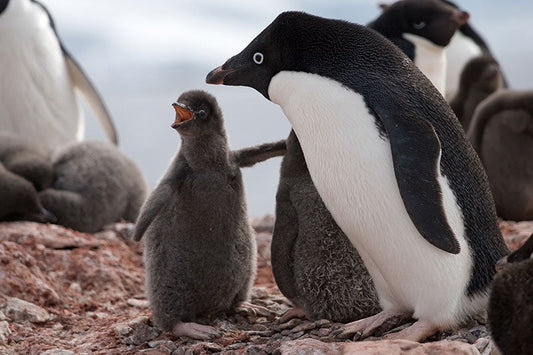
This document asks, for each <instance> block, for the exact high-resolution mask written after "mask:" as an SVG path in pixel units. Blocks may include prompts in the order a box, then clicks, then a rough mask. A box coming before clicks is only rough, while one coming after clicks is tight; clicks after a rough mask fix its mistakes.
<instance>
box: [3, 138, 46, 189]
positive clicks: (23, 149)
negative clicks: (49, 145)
mask: <svg viewBox="0 0 533 355" xmlns="http://www.w3.org/2000/svg"><path fill="white" fill-rule="evenodd" d="M48 154H49V153H48V152H47V151H44V152H43V150H42V149H40V148H39V147H38V146H36V145H35V144H33V143H31V142H30V141H29V140H26V139H24V137H21V136H17V135H14V134H11V133H5V132H0V163H2V164H3V165H4V168H6V169H7V170H9V171H11V172H12V173H14V174H16V175H19V176H21V177H23V178H24V179H26V180H28V181H29V182H31V183H32V184H33V186H34V187H35V189H37V190H38V191H40V190H43V189H44V188H46V187H49V186H50V185H51V184H52V181H53V179H54V169H53V167H52V163H51V162H50V158H49V156H48Z"/></svg>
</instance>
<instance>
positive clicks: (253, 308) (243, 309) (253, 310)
mask: <svg viewBox="0 0 533 355" xmlns="http://www.w3.org/2000/svg"><path fill="white" fill-rule="evenodd" d="M235 311H236V312H239V313H245V314H247V315H251V316H254V317H257V316H262V317H267V318H273V317H274V314H273V313H272V312H270V311H269V310H268V308H265V307H262V306H258V305H256V304H253V303H250V302H239V303H238V304H237V305H236V306H235Z"/></svg>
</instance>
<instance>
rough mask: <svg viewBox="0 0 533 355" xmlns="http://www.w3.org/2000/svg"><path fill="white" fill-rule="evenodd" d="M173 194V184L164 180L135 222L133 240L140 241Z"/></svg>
mask: <svg viewBox="0 0 533 355" xmlns="http://www.w3.org/2000/svg"><path fill="white" fill-rule="evenodd" d="M171 194H172V186H171V185H170V184H168V183H166V182H165V181H162V182H161V183H160V184H159V185H157V187H156V188H155V189H154V191H152V193H151V194H150V196H149V197H148V199H147V200H146V201H145V202H144V204H143V206H142V208H141V212H140V213H139V217H138V218H137V221H136V222H135V229H134V231H133V240H135V241H136V242H138V241H140V240H141V239H142V237H143V235H144V233H145V232H146V230H147V229H148V227H150V225H151V224H152V222H153V221H154V219H155V217H156V216H157V215H158V214H159V211H160V210H161V209H162V208H163V206H165V205H166V203H167V201H168V198H169V196H171Z"/></svg>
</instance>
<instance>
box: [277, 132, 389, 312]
mask: <svg viewBox="0 0 533 355" xmlns="http://www.w3.org/2000/svg"><path fill="white" fill-rule="evenodd" d="M271 255H272V271H273V273H274V277H275V279H276V283H277V285H278V287H279V289H280V291H281V292H282V293H283V294H284V295H285V296H286V297H287V298H289V299H290V300H291V302H292V303H293V304H294V305H295V306H297V307H298V308H301V309H302V310H303V311H304V313H305V315H307V316H308V317H309V318H312V319H330V320H332V321H334V322H349V321H354V320H357V319H360V318H363V317H368V316H371V315H373V314H375V313H377V312H379V311H380V306H379V300H378V298H377V295H376V290H375V289H374V284H373V282H372V278H371V277H370V275H369V274H368V271H367V270H366V268H365V266H364V264H363V261H362V260H361V258H360V256H359V254H358V253H357V251H356V250H355V248H354V247H353V245H352V244H351V243H350V241H349V240H348V238H347V237H346V235H345V234H344V233H343V232H342V230H341V229H340V228H339V227H338V226H337V224H336V223H335V221H334V220H333V217H332V216H331V214H330V213H329V211H328V210H327V208H326V206H324V202H323V201H322V199H321V198H320V195H319V194H318V192H317V190H316V188H315V186H314V185H313V181H312V180H311V175H310V174H309V171H308V170H307V165H306V163H305V158H304V156H303V152H302V148H301V146H300V144H299V142H298V138H297V137H296V134H295V133H294V131H291V133H290V135H289V138H287V153H286V154H285V157H284V158H283V162H282V164H281V172H280V182H279V187H278V192H277V195H276V223H275V226H274V233H273V235H272V251H271ZM290 312H291V313H293V314H294V313H295V312H296V311H294V310H293V311H290ZM288 314H289V313H287V315H288ZM289 316H291V315H289ZM287 318H288V317H287V316H285V315H284V317H283V321H285V320H287Z"/></svg>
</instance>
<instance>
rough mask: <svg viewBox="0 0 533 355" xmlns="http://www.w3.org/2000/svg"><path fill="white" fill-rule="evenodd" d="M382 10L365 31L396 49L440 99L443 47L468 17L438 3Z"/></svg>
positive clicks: (418, 1) (412, 0)
mask: <svg viewBox="0 0 533 355" xmlns="http://www.w3.org/2000/svg"><path fill="white" fill-rule="evenodd" d="M382 9H383V12H382V13H381V15H380V16H379V17H378V18H377V19H375V20H374V21H372V22H371V23H369V24H368V25H367V27H369V28H372V29H373V30H376V31H378V32H379V33H381V34H382V35H383V36H385V37H386V38H388V39H389V40H390V41H391V42H392V43H394V44H395V45H397V46H398V47H399V48H400V49H401V50H402V51H403V52H404V53H405V54H406V55H407V56H408V57H409V58H410V59H411V60H412V61H413V62H414V63H415V65H416V66H417V67H418V68H419V69H420V70H421V71H422V73H424V74H425V75H426V76H427V77H428V78H429V80H430V81H431V82H432V83H433V85H435V87H436V88H437V89H438V90H439V92H440V93H441V94H443V95H444V93H445V91H446V88H445V85H446V55H445V52H444V47H446V46H447V45H448V44H449V43H450V40H451V38H452V37H453V35H454V34H455V32H456V30H457V29H458V28H459V27H460V26H462V25H464V24H465V23H466V22H467V21H468V19H469V18H470V15H469V14H468V13H467V12H464V11H460V10H459V9H457V8H455V7H453V6H450V5H448V4H445V3H444V2H442V1H440V0H400V1H397V2H395V3H393V4H392V5H389V6H382Z"/></svg>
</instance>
